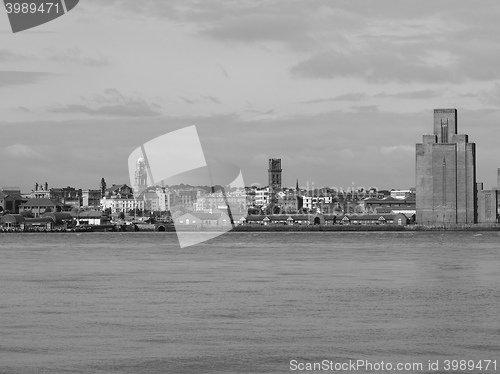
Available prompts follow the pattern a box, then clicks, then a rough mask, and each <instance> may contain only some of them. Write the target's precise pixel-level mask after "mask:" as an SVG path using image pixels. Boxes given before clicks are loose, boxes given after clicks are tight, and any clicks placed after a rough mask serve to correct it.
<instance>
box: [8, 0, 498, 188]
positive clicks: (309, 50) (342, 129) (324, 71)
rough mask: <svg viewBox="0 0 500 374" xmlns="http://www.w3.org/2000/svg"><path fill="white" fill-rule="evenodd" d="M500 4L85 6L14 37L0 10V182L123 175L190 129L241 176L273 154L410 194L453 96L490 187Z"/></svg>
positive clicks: (334, 178) (262, 166) (336, 181)
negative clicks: (421, 156)
mask: <svg viewBox="0 0 500 374" xmlns="http://www.w3.org/2000/svg"><path fill="white" fill-rule="evenodd" d="M499 15H500V3H499V2H496V1H488V0H485V1H481V2H480V3H476V2H471V1H465V0H453V1H446V0H444V1H439V2H435V1H427V0H423V1H412V2H410V1H401V0H377V1H368V0H364V1H359V0H345V1H342V0H336V1H331V0H314V1H305V0H303V1H296V0H279V1H278V0H266V1H258V0H257V1H256V0H252V1H244V0H236V1H229V0H227V1H190V0H182V1H176V0H169V1H165V0H148V1H137V0H116V1H113V0H106V1H102V0H80V3H79V4H78V6H77V7H76V8H74V9H73V10H72V11H71V12H69V13H67V14H66V15H64V16H62V17H59V18H57V19H55V20H54V21H52V22H49V23H46V24H44V25H41V26H38V27H36V28H33V29H30V30H26V31H23V32H19V33H15V34H13V33H12V31H11V29H10V25H9V23H8V18H7V14H6V12H5V11H4V10H3V8H2V10H1V11H0V113H1V115H0V186H19V187H21V189H22V190H23V192H29V191H30V190H31V189H33V187H34V184H35V183H37V182H38V183H44V182H48V183H49V186H51V187H65V186H72V187H76V188H84V189H86V188H95V189H97V188H99V184H100V181H101V178H102V177H104V178H105V179H106V182H107V183H108V185H111V184H113V183H116V184H121V183H129V175H128V164H127V163H128V157H129V155H130V154H131V153H132V152H133V151H134V150H135V149H137V147H140V146H141V144H144V143H146V142H148V141H149V140H151V139H154V138H156V137H158V136H161V135H164V134H166V133H169V132H171V131H174V130H178V129H182V128H185V127H187V126H192V125H196V128H197V130H198V134H199V136H200V140H201V143H202V145H203V147H204V150H205V153H206V154H205V156H207V157H209V158H211V159H214V160H220V161H228V160H229V161H231V163H233V164H235V165H237V166H238V167H239V168H240V169H241V171H242V175H243V178H244V181H245V184H246V185H250V184H261V185H266V184H267V167H268V159H269V158H281V159H282V167H283V185H284V186H289V187H294V186H295V184H296V181H297V179H298V180H299V184H300V185H301V186H303V187H307V186H309V187H312V186H314V187H320V186H329V187H336V188H344V189H345V188H349V187H351V186H355V187H364V188H370V187H377V188H379V189H392V188H395V189H407V188H410V187H414V185H415V144H416V143H419V142H421V141H422V135H423V134H429V133H432V124H433V110H434V109H435V108H456V109H457V110H458V130H459V133H466V134H468V135H469V141H471V142H475V143H476V147H477V180H478V181H480V182H484V183H485V187H486V188H490V187H491V186H493V185H495V184H496V171H497V168H498V167H499V166H500V162H498V161H497V160H498V156H499V153H500V150H499V149H498V145H497V143H498V140H497V139H500V127H499V126H498V124H499V123H500V110H499V104H500V37H499V35H500V23H499V22H498V16H499ZM185 152H189V149H186V150H185ZM181 153H182V152H181ZM207 153H208V154H207ZM178 157H179V158H182V157H185V156H184V155H183V154H179V155H178ZM165 162H166V163H175V162H176V159H169V160H165Z"/></svg>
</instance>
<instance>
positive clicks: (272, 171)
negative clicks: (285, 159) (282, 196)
mask: <svg viewBox="0 0 500 374" xmlns="http://www.w3.org/2000/svg"><path fill="white" fill-rule="evenodd" d="M268 172H269V188H271V189H275V188H281V158H270V159H269V169H268Z"/></svg>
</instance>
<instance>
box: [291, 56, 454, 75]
mask: <svg viewBox="0 0 500 374" xmlns="http://www.w3.org/2000/svg"><path fill="white" fill-rule="evenodd" d="M291 73H292V75H293V76H295V77H301V78H316V79H334V78H342V77H350V78H361V79H363V80H366V81H368V82H372V83H388V82H393V81H396V82H402V83H411V82H425V83H436V82H450V81H459V80H462V78H461V77H459V76H458V75H457V74H456V69H450V68H448V67H446V66H441V65H438V64H432V63H427V62H425V61H424V60H423V59H422V58H419V57H418V56H415V55H413V54H412V55H409V54H402V53H400V52H399V51H398V50H393V51H392V52H391V51H376V50H360V51H349V52H341V51H335V52H334V51H329V52H323V53H318V54H316V55H314V56H312V57H310V58H308V59H306V60H304V61H302V62H301V63H299V64H297V65H295V66H293V67H292V68H291Z"/></svg>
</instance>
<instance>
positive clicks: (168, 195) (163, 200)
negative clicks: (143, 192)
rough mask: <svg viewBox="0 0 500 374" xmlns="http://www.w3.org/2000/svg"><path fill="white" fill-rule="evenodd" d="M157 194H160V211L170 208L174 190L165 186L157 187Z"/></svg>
mask: <svg viewBox="0 0 500 374" xmlns="http://www.w3.org/2000/svg"><path fill="white" fill-rule="evenodd" d="M156 194H157V195H158V209H159V210H160V212H166V211H167V210H170V206H171V200H172V192H170V190H168V189H166V188H165V187H160V188H157V189H156Z"/></svg>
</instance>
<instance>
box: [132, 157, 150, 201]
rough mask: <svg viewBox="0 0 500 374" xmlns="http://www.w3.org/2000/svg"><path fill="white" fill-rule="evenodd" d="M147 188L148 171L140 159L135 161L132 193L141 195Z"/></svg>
mask: <svg viewBox="0 0 500 374" xmlns="http://www.w3.org/2000/svg"><path fill="white" fill-rule="evenodd" d="M147 187H148V171H147V169H146V162H145V161H144V159H143V158H142V157H141V158H139V159H138V160H137V163H136V166H135V186H134V191H135V192H136V193H141V192H142V191H144V190H145V189H146V188H147Z"/></svg>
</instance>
